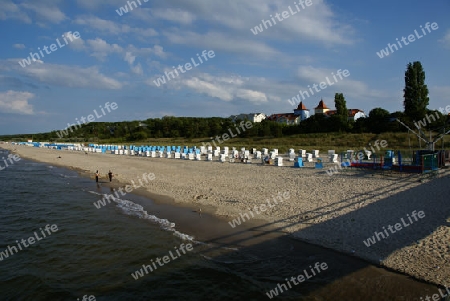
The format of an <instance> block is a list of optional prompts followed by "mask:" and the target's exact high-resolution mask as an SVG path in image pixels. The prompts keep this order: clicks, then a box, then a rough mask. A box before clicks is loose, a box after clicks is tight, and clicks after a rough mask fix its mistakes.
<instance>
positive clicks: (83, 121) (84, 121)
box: [56, 102, 118, 138]
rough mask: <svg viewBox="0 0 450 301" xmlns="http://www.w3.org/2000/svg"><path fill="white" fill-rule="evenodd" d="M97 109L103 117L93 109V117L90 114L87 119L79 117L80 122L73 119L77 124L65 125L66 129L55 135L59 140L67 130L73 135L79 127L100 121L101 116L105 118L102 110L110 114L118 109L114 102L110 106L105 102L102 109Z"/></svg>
mask: <svg viewBox="0 0 450 301" xmlns="http://www.w3.org/2000/svg"><path fill="white" fill-rule="evenodd" d="M99 108H100V109H101V110H102V114H103V115H99V114H98V113H97V110H96V109H95V110H94V111H93V112H94V113H95V116H94V115H93V114H90V115H88V117H87V119H86V118H85V117H84V116H81V118H80V120H78V118H75V121H76V122H77V124H71V123H67V128H66V129H64V130H61V131H59V132H56V135H57V136H58V137H59V138H62V137H64V136H67V135H68V134H69V130H70V132H71V133H73V131H74V130H77V129H80V128H81V125H83V124H88V123H89V122H94V121H95V118H97V119H100V118H102V117H103V116H105V115H106V112H105V110H103V109H106V110H107V111H108V113H111V110H116V109H117V108H118V106H117V103H115V102H112V103H111V104H109V102H106V103H105V106H104V107H102V106H99ZM80 121H81V123H80Z"/></svg>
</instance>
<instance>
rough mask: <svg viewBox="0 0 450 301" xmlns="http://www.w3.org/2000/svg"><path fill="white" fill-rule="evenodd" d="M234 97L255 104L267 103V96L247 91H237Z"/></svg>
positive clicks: (258, 92)
mask: <svg viewBox="0 0 450 301" xmlns="http://www.w3.org/2000/svg"><path fill="white" fill-rule="evenodd" d="M236 97H239V98H242V99H246V100H249V101H251V102H255V103H261V102H267V96H266V94H265V93H263V92H260V91H254V90H249V89H238V90H237V92H236Z"/></svg>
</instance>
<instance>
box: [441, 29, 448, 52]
mask: <svg viewBox="0 0 450 301" xmlns="http://www.w3.org/2000/svg"><path fill="white" fill-rule="evenodd" d="M439 42H441V43H442V45H444V47H445V48H448V49H450V29H449V30H447V33H446V34H445V35H444V37H442V39H440V40H439Z"/></svg>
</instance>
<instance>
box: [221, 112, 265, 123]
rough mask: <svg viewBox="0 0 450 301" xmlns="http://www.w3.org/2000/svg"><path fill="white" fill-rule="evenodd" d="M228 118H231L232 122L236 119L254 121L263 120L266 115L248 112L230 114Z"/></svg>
mask: <svg viewBox="0 0 450 301" xmlns="http://www.w3.org/2000/svg"><path fill="white" fill-rule="evenodd" d="M230 118H231V120H233V122H236V121H237V120H248V121H251V122H253V123H255V122H261V121H263V120H264V119H266V118H267V116H266V114H264V113H250V114H239V115H231V116H230Z"/></svg>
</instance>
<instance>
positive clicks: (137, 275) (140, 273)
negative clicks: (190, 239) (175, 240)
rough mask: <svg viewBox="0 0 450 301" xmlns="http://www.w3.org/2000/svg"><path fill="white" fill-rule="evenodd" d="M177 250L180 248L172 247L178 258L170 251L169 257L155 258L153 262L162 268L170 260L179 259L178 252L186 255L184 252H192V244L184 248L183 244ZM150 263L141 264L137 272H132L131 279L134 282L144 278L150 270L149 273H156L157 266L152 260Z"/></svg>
mask: <svg viewBox="0 0 450 301" xmlns="http://www.w3.org/2000/svg"><path fill="white" fill-rule="evenodd" d="M179 248H180V249H178V248H177V247H174V249H175V252H176V253H177V254H178V256H174V255H173V253H172V250H170V251H169V255H170V257H169V255H166V256H163V257H162V258H159V257H157V258H156V259H155V261H156V262H157V263H158V264H159V266H160V267H162V266H164V264H167V263H169V262H170V261H171V260H175V259H177V258H178V257H181V255H182V254H180V250H181V252H182V253H183V254H186V251H189V252H190V251H192V250H193V249H194V248H193V247H192V244H186V246H185V245H184V244H181V245H180V247H179ZM185 248H186V250H185ZM171 258H172V259H171ZM161 260H162V261H163V262H164V263H161ZM151 262H152V263H151V265H145V264H143V265H142V268H141V269H139V270H137V271H136V272H134V273H131V276H132V277H133V279H134V280H138V279H139V278H141V277H144V276H145V274H148V273H149V270H150V272H153V271H156V269H158V266H157V265H156V264H155V262H154V261H153V259H152V260H151ZM144 272H145V274H144Z"/></svg>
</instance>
